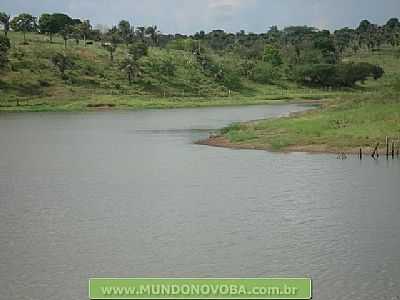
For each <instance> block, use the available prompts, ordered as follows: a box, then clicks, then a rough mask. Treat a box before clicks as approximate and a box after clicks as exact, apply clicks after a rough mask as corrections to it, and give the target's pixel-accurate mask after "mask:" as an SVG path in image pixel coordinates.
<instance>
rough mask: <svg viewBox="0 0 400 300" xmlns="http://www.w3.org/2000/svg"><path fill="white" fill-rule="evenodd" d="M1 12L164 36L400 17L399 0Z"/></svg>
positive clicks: (38, 3) (115, 3) (87, 1)
mask: <svg viewBox="0 0 400 300" xmlns="http://www.w3.org/2000/svg"><path fill="white" fill-rule="evenodd" d="M0 11H6V12H7V13H9V14H11V15H16V14H18V13H21V12H28V13H31V14H33V15H35V16H38V15H40V14H41V13H43V12H63V13H67V14H69V15H70V16H72V17H74V18H81V19H90V20H91V23H92V24H93V25H94V24H102V25H108V26H111V25H114V24H117V23H118V22H119V20H122V19H125V20H128V21H130V22H131V24H134V25H145V26H150V25H158V27H159V29H160V30H161V31H162V32H163V33H183V34H191V33H195V32H197V31H200V30H205V31H210V30H212V29H223V30H226V31H228V32H238V31H239V30H241V29H243V30H246V31H247V32H256V33H260V32H266V31H267V30H268V28H269V27H271V26H273V25H277V26H279V27H280V28H282V27H285V26H291V25H309V26H314V27H317V28H320V29H330V30H334V29H337V28H342V27H353V28H354V27H356V26H357V25H358V24H359V22H360V21H361V20H363V19H368V20H370V21H371V22H373V23H378V24H384V23H385V22H386V21H387V20H388V19H389V18H391V17H399V18H400V0H111V1H110V0H108V1H107V0H0Z"/></svg>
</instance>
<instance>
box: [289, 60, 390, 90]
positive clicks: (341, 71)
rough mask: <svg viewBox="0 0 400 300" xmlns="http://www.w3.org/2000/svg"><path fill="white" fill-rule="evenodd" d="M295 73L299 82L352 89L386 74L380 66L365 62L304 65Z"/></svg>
mask: <svg viewBox="0 0 400 300" xmlns="http://www.w3.org/2000/svg"><path fill="white" fill-rule="evenodd" d="M294 72H295V76H294V78H295V80H296V81H297V82H299V83H302V84H305V85H311V86H322V87H352V86H354V85H355V84H356V83H357V82H358V81H361V82H364V81H365V80H366V79H368V78H369V77H372V78H374V79H375V80H377V79H379V78H381V77H382V75H383V74H384V71H383V69H382V68H381V67H380V66H377V65H372V64H369V63H365V62H361V63H346V64H339V65H331V64H315V65H304V66H300V67H297V68H296V69H295V71H294Z"/></svg>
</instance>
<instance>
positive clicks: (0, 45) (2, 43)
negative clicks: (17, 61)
mask: <svg viewBox="0 0 400 300" xmlns="http://www.w3.org/2000/svg"><path fill="white" fill-rule="evenodd" d="M10 47H11V44H10V40H9V39H8V38H6V37H5V36H0V69H1V68H4V67H5V66H6V64H7V62H8V58H7V53H8V50H10Z"/></svg>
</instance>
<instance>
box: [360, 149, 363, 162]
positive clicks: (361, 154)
mask: <svg viewBox="0 0 400 300" xmlns="http://www.w3.org/2000/svg"><path fill="white" fill-rule="evenodd" d="M362 157H363V153H362V148H360V160H362Z"/></svg>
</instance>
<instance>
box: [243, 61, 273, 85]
mask: <svg viewBox="0 0 400 300" xmlns="http://www.w3.org/2000/svg"><path fill="white" fill-rule="evenodd" d="M279 78H280V73H279V69H278V68H276V67H274V66H273V65H271V64H270V63H266V62H260V63H258V64H257V65H256V66H255V67H254V69H253V71H252V73H251V74H250V79H251V80H253V81H254V82H258V83H264V84H266V83H272V82H273V81H274V80H276V79H279Z"/></svg>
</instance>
